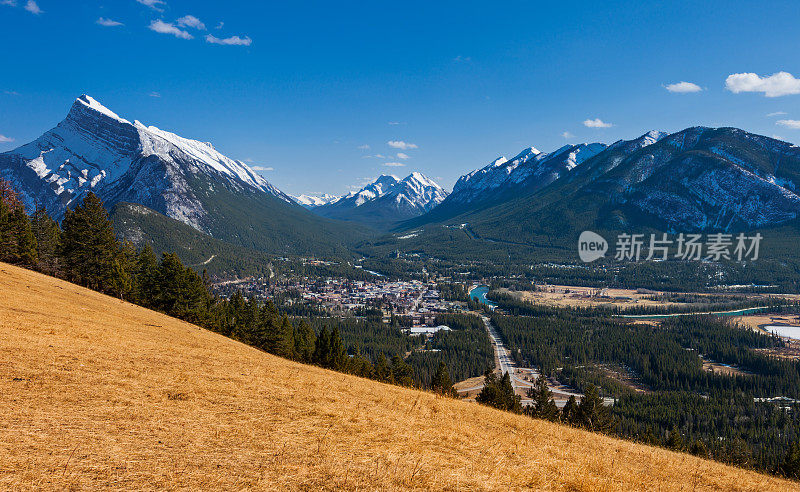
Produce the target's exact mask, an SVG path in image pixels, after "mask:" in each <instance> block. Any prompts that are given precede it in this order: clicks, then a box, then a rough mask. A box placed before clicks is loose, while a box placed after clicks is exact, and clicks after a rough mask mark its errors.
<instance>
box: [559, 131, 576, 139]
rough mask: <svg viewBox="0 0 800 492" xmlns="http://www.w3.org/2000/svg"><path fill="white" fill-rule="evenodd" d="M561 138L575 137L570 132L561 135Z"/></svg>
mask: <svg viewBox="0 0 800 492" xmlns="http://www.w3.org/2000/svg"><path fill="white" fill-rule="evenodd" d="M561 136H562V137H564V138H566V139H570V138H575V135H573V134H571V133H570V132H564V133H562V134H561Z"/></svg>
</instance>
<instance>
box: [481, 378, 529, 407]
mask: <svg viewBox="0 0 800 492" xmlns="http://www.w3.org/2000/svg"><path fill="white" fill-rule="evenodd" d="M475 400H476V401H477V402H478V403H483V404H484V405H489V406H492V407H495V408H499V409H500V410H505V411H508V412H514V413H521V412H522V404H521V403H520V400H521V398H520V397H519V395H517V394H515V393H514V386H513V385H512V384H511V375H510V374H509V373H505V374H503V377H501V378H500V379H498V378H497V376H496V375H495V374H494V373H493V372H492V370H491V369H487V370H486V372H485V373H484V377H483V389H482V390H481V392H480V393H479V394H478V396H477V398H476V399H475Z"/></svg>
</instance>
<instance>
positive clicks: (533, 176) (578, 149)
mask: <svg viewBox="0 0 800 492" xmlns="http://www.w3.org/2000/svg"><path fill="white" fill-rule="evenodd" d="M605 149H606V145H605V144H602V143H591V144H580V145H565V146H564V147H561V148H560V149H558V150H556V151H554V152H550V153H542V152H539V151H538V150H536V149H535V148H534V147H530V148H527V149H525V150H523V151H522V152H520V153H519V154H518V155H517V156H516V157H514V158H513V159H510V160H508V159H506V158H505V157H499V158H497V159H495V160H494V161H492V162H491V163H490V164H489V165H488V166H486V167H484V168H482V169H478V170H476V171H472V172H471V173H469V174H466V175H464V176H462V177H461V178H459V180H458V181H457V182H456V184H455V186H454V187H453V193H451V194H450V196H449V197H448V202H450V203H472V202H475V201H488V200H491V199H495V198H498V197H499V196H501V195H503V194H508V193H514V192H518V191H520V190H521V189H523V188H525V189H526V191H527V192H533V191H536V190H538V189H540V188H543V187H545V186H547V185H549V184H550V183H552V182H553V181H555V180H557V179H558V178H560V177H561V176H562V175H564V174H566V173H568V172H569V171H571V170H573V169H574V168H575V167H577V166H578V165H580V164H581V163H583V162H584V161H585V160H587V159H589V158H591V157H594V156H595V155H597V154H599V153H600V152H602V151H603V150H605Z"/></svg>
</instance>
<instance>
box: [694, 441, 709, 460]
mask: <svg viewBox="0 0 800 492" xmlns="http://www.w3.org/2000/svg"><path fill="white" fill-rule="evenodd" d="M689 452H691V453H692V454H693V455H695V456H699V457H701V458H706V459H708V458H709V457H710V454H709V453H708V447H706V445H705V443H704V442H703V441H701V440H699V439H695V440H694V442H693V443H692V447H691V449H690V450H689Z"/></svg>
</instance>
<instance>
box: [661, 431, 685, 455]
mask: <svg viewBox="0 0 800 492" xmlns="http://www.w3.org/2000/svg"><path fill="white" fill-rule="evenodd" d="M664 444H665V445H666V446H667V447H668V448H669V449H672V450H674V451H681V450H683V446H684V445H683V436H681V431H680V430H678V427H677V426H673V427H672V430H671V431H670V432H669V436H667V441H666V442H665V443H664Z"/></svg>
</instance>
